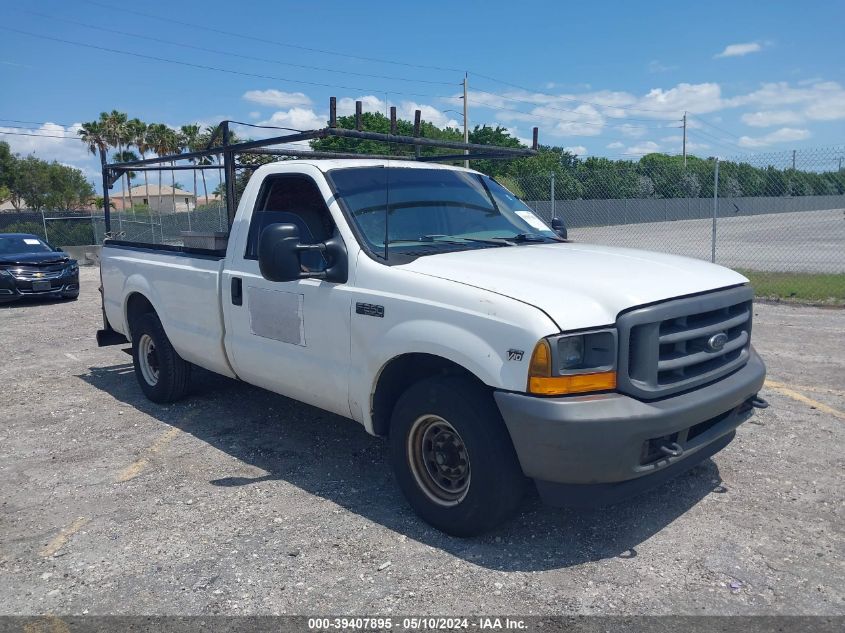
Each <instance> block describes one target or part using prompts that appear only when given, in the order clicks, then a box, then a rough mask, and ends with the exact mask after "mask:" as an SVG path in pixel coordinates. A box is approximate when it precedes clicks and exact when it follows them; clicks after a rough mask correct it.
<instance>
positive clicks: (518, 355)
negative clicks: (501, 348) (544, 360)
mask: <svg viewBox="0 0 845 633" xmlns="http://www.w3.org/2000/svg"><path fill="white" fill-rule="evenodd" d="M523 354H525V352H524V351H523V350H521V349H509V350H508V360H515V361H520V360H522V356H523Z"/></svg>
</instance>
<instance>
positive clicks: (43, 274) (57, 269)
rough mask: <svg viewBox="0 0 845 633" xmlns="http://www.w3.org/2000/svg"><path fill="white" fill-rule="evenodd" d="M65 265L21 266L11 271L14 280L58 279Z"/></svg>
mask: <svg viewBox="0 0 845 633" xmlns="http://www.w3.org/2000/svg"><path fill="white" fill-rule="evenodd" d="M65 266H66V264H52V265H49V266H21V267H19V268H13V269H11V273H12V274H13V275H14V276H15V279H19V280H21V281H39V280H41V279H58V278H59V277H61V276H62V273H63V272H64V269H65Z"/></svg>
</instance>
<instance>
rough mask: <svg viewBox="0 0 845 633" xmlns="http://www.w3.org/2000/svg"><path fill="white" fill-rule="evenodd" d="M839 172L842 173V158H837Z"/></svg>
mask: <svg viewBox="0 0 845 633" xmlns="http://www.w3.org/2000/svg"><path fill="white" fill-rule="evenodd" d="M839 171H842V157H841V156H840V157H839Z"/></svg>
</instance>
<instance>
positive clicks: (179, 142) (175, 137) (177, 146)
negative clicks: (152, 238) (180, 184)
mask: <svg viewBox="0 0 845 633" xmlns="http://www.w3.org/2000/svg"><path fill="white" fill-rule="evenodd" d="M167 132H168V134H167V137H168V149H169V151H168V154H171V155H172V154H181V153H182V150H183V149H184V147H185V139H184V137H183V136H182V134H181V132H177V131H176V130H174V129H172V128H167ZM170 166H171V167H175V166H176V161H175V160H171V161H170ZM170 189H171V195H172V196H173V213H174V214H175V213H176V172H175V171H174V170H172V169H171V170H170ZM188 230H189V231H190V230H191V209H190V207H188Z"/></svg>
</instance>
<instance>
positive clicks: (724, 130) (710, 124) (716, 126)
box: [695, 115, 741, 139]
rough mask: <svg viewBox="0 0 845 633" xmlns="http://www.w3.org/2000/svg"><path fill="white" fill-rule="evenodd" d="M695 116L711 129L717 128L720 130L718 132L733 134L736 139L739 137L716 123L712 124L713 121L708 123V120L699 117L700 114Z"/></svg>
mask: <svg viewBox="0 0 845 633" xmlns="http://www.w3.org/2000/svg"><path fill="white" fill-rule="evenodd" d="M695 118H696V120H698V121H701V122H702V123H704V124H705V125H709V126H710V127H712V128H713V129H716V130H719V131H720V132H722V133H723V134H727V135H728V136H733V137H734V138H736V139H739V138H741V137H740V136H738V135H736V134H734V133H733V132H729V131H728V130H726V129H724V128H720V127H719V126H718V125H714V124H713V123H710V122H709V121H707V120H706V119H703V118H701V117H700V116H698V115H695Z"/></svg>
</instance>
